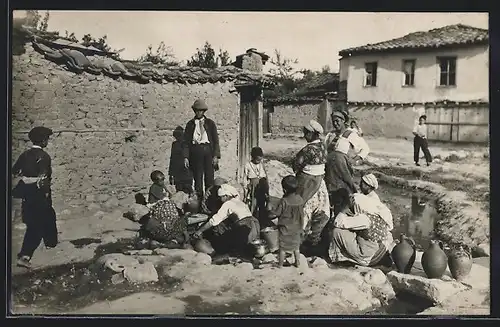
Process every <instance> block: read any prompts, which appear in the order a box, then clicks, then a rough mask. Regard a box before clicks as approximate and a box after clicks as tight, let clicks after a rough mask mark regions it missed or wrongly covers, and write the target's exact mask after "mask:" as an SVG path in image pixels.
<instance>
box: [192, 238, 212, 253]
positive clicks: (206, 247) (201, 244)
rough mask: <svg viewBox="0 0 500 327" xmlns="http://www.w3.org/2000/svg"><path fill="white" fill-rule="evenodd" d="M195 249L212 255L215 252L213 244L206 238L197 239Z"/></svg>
mask: <svg viewBox="0 0 500 327" xmlns="http://www.w3.org/2000/svg"><path fill="white" fill-rule="evenodd" d="M194 250H195V251H196V252H201V253H206V254H209V255H212V254H213V253H214V252H215V250H214V248H213V247H212V244H210V242H209V241H207V240H205V239H199V240H197V241H196V243H195V244H194Z"/></svg>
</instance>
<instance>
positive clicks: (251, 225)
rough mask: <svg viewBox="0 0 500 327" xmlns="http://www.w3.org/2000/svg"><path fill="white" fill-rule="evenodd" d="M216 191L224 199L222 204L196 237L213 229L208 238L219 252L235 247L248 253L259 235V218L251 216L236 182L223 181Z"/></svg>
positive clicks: (233, 249)
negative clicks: (230, 183) (236, 186)
mask: <svg viewBox="0 0 500 327" xmlns="http://www.w3.org/2000/svg"><path fill="white" fill-rule="evenodd" d="M217 194H218V195H219V197H220V198H221V200H222V202H223V204H222V206H221V207H220V209H219V211H217V213H216V214H215V215H213V216H212V217H211V218H210V219H209V221H208V222H207V223H205V224H204V225H203V226H201V227H200V229H198V230H197V231H196V232H195V233H194V234H193V237H194V238H200V237H201V236H202V234H203V233H204V232H206V231H209V230H210V232H211V233H209V235H208V237H207V238H208V240H209V241H211V243H212V245H213V246H214V248H215V250H216V251H217V252H219V253H229V252H233V251H235V252H239V253H240V254H241V253H244V254H246V253H247V252H248V250H249V244H250V243H251V242H252V241H254V240H256V239H258V238H259V234H260V226H259V221H258V220H257V219H256V218H254V217H253V216H252V213H251V212H250V209H249V208H248V206H247V205H246V204H245V202H243V201H242V200H241V199H240V197H239V193H238V190H236V189H235V188H234V187H233V186H231V185H229V184H223V185H221V187H220V188H219V190H218V192H217ZM210 234H211V235H210Z"/></svg>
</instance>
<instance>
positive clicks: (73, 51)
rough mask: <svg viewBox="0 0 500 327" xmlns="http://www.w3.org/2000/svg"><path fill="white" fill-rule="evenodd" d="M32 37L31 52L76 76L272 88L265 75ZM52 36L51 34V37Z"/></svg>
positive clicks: (38, 36) (271, 83)
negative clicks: (139, 58) (148, 59)
mask: <svg viewBox="0 0 500 327" xmlns="http://www.w3.org/2000/svg"><path fill="white" fill-rule="evenodd" d="M27 31H28V32H29V33H30V35H31V37H32V39H33V40H32V45H33V48H34V49H35V50H36V51H37V52H39V53H41V54H42V55H44V57H45V58H46V59H47V60H50V61H53V62H55V63H57V64H59V65H61V66H65V68H66V69H68V70H70V71H73V72H75V73H81V72H83V71H85V72H87V73H90V74H94V75H100V74H103V75H106V76H108V77H111V78H118V77H122V78H126V79H129V80H135V81H137V82H140V83H149V82H150V81H154V82H157V83H163V82H178V83H190V84H196V83H200V84H203V83H217V82H227V81H229V82H234V84H235V87H240V86H247V85H259V86H262V87H264V88H268V87H272V86H273V85H274V82H273V81H272V80H271V79H270V78H269V76H267V75H263V74H260V73H257V72H253V71H250V70H244V69H241V68H238V67H235V66H223V67H219V68H215V69H210V68H202V67H188V66H166V65H154V64H152V63H138V62H133V61H119V60H115V59H113V58H112V57H110V56H109V53H106V52H103V51H101V50H99V49H96V48H94V47H85V46H83V45H81V44H79V43H74V42H71V41H68V40H66V39H62V38H57V37H50V38H45V37H44V36H46V34H39V33H37V32H33V30H27ZM52 34H53V33H52Z"/></svg>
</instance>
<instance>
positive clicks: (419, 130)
mask: <svg viewBox="0 0 500 327" xmlns="http://www.w3.org/2000/svg"><path fill="white" fill-rule="evenodd" d="M413 133H416V134H417V135H418V136H422V137H425V138H427V125H426V124H422V125H420V124H416V125H415V127H414V128H413Z"/></svg>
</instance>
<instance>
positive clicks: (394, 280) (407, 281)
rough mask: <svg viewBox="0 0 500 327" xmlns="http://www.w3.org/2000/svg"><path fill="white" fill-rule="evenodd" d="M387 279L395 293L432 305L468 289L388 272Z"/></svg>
mask: <svg viewBox="0 0 500 327" xmlns="http://www.w3.org/2000/svg"><path fill="white" fill-rule="evenodd" d="M387 278H388V279H389V282H390V283H391V284H392V287H393V288H394V290H395V291H396V292H398V291H404V292H409V293H412V294H414V295H417V296H420V297H422V298H425V299H428V300H430V301H433V302H434V303H442V302H444V301H446V300H447V299H448V298H450V297H451V296H453V295H455V294H457V293H459V292H462V291H465V290H467V289H468V287H467V286H465V285H463V284H461V283H458V282H454V281H443V280H441V279H428V278H427V277H423V276H416V275H411V274H402V273H399V272H396V271H391V272H389V273H388V274H387Z"/></svg>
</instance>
